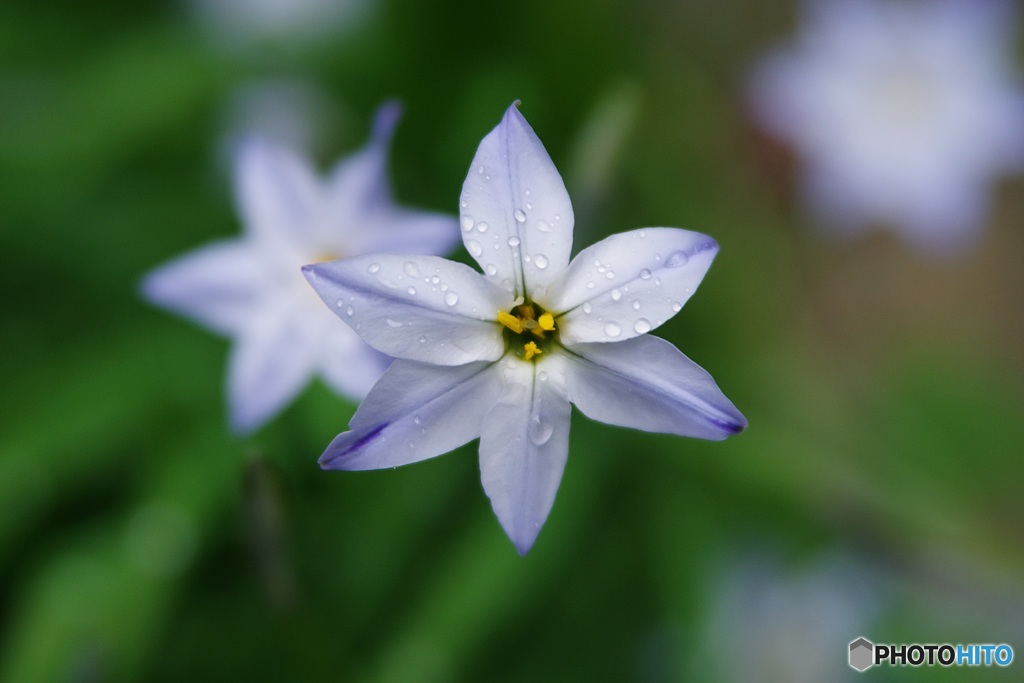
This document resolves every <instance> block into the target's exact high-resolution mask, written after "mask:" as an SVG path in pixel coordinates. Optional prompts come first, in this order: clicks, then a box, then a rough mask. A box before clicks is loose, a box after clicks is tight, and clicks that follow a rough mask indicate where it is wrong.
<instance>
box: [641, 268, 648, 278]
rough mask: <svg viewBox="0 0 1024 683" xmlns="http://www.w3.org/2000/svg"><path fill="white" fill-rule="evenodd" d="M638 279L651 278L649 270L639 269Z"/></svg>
mask: <svg viewBox="0 0 1024 683" xmlns="http://www.w3.org/2000/svg"><path fill="white" fill-rule="evenodd" d="M640 279H641V280H650V279H651V271H649V270H647V269H646V268H644V269H643V270H641V271H640Z"/></svg>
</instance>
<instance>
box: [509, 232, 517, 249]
mask: <svg viewBox="0 0 1024 683" xmlns="http://www.w3.org/2000/svg"><path fill="white" fill-rule="evenodd" d="M508 246H510V247H518V246H519V238H518V237H516V236H515V235H512V236H511V237H509V238H508Z"/></svg>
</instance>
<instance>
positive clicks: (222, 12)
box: [188, 0, 371, 45]
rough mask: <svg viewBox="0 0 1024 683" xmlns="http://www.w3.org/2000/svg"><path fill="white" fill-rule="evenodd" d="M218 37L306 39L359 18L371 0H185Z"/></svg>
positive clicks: (232, 40)
mask: <svg viewBox="0 0 1024 683" xmlns="http://www.w3.org/2000/svg"><path fill="white" fill-rule="evenodd" d="M188 3H189V5H191V7H192V9H193V11H194V12H195V13H196V15H197V16H198V17H199V18H200V19H201V20H202V21H203V22H204V23H205V24H206V25H207V26H208V27H209V28H210V29H211V30H213V31H214V32H215V33H216V35H217V38H218V40H219V41H221V42H222V43H227V44H228V45H244V44H247V43H254V42H260V41H264V40H273V41H283V42H288V43H305V42H312V41H316V40H318V39H321V38H323V37H325V36H328V35H331V34H332V33H335V32H337V31H338V30H340V29H342V28H343V27H345V26H346V25H348V24H351V23H354V22H356V21H358V19H359V18H360V17H361V15H362V14H364V13H365V12H366V11H367V9H368V6H369V5H370V4H371V0H188Z"/></svg>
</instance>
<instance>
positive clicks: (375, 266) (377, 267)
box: [366, 263, 380, 273]
mask: <svg viewBox="0 0 1024 683" xmlns="http://www.w3.org/2000/svg"><path fill="white" fill-rule="evenodd" d="M379 270H380V264H379V263H371V264H370V266H369V268H367V269H366V272H368V273H376V272H377V271H379Z"/></svg>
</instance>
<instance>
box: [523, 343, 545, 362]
mask: <svg viewBox="0 0 1024 683" xmlns="http://www.w3.org/2000/svg"><path fill="white" fill-rule="evenodd" d="M542 353H544V352H543V351H541V350H540V349H539V348H537V342H529V343H527V344H526V345H524V346H523V360H530V359H531V358H533V357H534V356H539V355H540V354H542Z"/></svg>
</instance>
